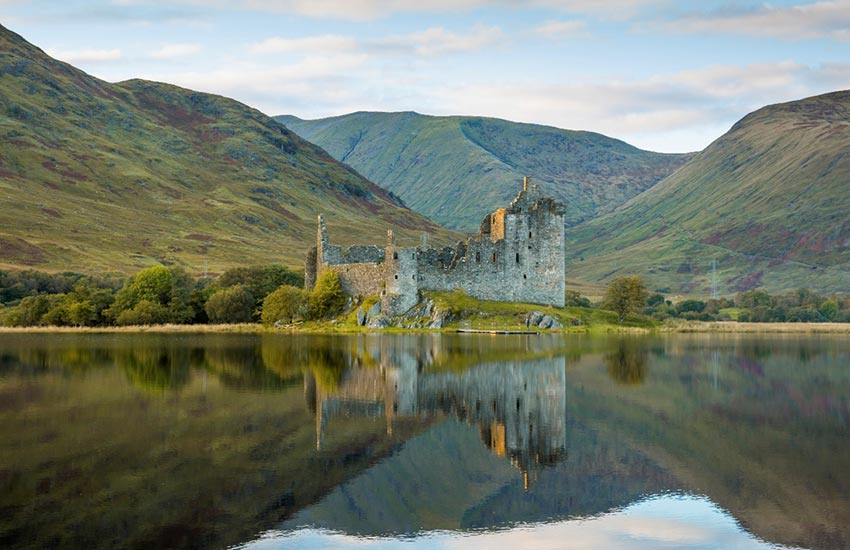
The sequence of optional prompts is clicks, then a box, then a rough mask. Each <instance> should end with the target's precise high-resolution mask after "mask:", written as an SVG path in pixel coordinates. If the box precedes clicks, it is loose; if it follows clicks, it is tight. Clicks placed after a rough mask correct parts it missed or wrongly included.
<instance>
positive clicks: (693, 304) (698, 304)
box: [676, 300, 705, 313]
mask: <svg viewBox="0 0 850 550" xmlns="http://www.w3.org/2000/svg"><path fill="white" fill-rule="evenodd" d="M676 311H678V312H679V313H687V312H689V311H692V312H694V313H702V312H703V311H705V302H703V301H702V300H682V301H681V302H679V303H678V304H676Z"/></svg>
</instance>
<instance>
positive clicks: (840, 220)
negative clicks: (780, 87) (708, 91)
mask: <svg viewBox="0 0 850 550" xmlns="http://www.w3.org/2000/svg"><path fill="white" fill-rule="evenodd" d="M848 212H850V91H844V92H836V93H831V94H826V95H821V96H817V97H811V98H808V99H803V100H800V101H793V102H790V103H783V104H780V105H771V106H769V107H765V108H763V109H759V110H758V111H756V112H754V113H751V114H750V115H747V116H746V117H744V118H743V119H742V120H741V121H739V122H738V123H737V124H735V125H734V126H733V127H732V129H731V130H729V132H728V133H726V134H725V135H723V136H722V137H721V138H720V139H718V140H717V141H715V142H714V143H712V144H711V145H710V146H709V147H708V148H707V149H706V150H705V151H703V152H702V153H700V154H698V155H697V156H695V157H694V158H693V159H692V160H691V161H690V162H688V163H687V164H686V165H685V166H683V167H682V168H681V169H679V170H678V171H677V172H676V173H675V174H673V175H672V176H670V177H669V178H667V179H666V180H664V181H662V182H661V183H659V184H658V185H656V186H654V187H653V188H652V189H650V190H648V191H646V192H645V193H643V194H641V195H639V196H638V197H636V198H635V199H633V200H632V201H630V202H628V203H627V204H625V205H624V206H623V207H621V208H620V209H618V210H617V211H615V212H613V213H611V214H609V215H606V216H603V217H600V218H598V219H596V220H593V221H591V222H589V223H587V224H584V225H582V226H581V227H578V228H574V229H572V230H570V231H569V232H568V240H567V257H568V266H567V273H568V274H569V276H571V277H577V278H582V279H586V280H591V281H606V280H609V279H610V278H611V277H613V276H616V275H620V274H625V273H638V274H641V275H644V276H646V277H647V279H648V280H649V282H650V285H651V286H652V287H653V288H667V289H670V290H671V291H672V292H682V293H701V294H708V293H709V292H710V289H711V263H712V259H716V260H717V280H718V285H719V287H720V290H721V292H724V293H733V292H736V291H740V290H746V289H751V288H756V287H759V286H764V287H766V288H767V289H769V290H773V291H780V290H788V289H794V288H798V287H802V286H806V287H810V288H813V289H817V290H820V291H826V292H832V291H835V292H847V291H848V289H850V217H848V214H847V213H848Z"/></svg>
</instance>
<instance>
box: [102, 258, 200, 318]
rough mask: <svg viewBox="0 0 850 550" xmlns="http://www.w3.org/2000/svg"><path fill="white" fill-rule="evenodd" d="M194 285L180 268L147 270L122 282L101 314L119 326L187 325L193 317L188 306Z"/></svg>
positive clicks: (191, 309)
mask: <svg viewBox="0 0 850 550" xmlns="http://www.w3.org/2000/svg"><path fill="white" fill-rule="evenodd" d="M194 286H195V285H194V282H193V281H192V278H191V277H190V276H189V274H188V273H186V272H185V271H184V270H183V269H180V268H172V269H169V268H167V267H165V266H154V267H149V268H147V269H143V270H141V271H139V272H138V273H136V274H135V275H134V276H132V277H130V278H129V279H128V280H127V282H125V283H124V286H123V287H122V288H121V290H119V291H118V293H117V294H116V295H115V301H114V302H113V304H112V305H111V306H110V307H109V309H107V310H106V311H105V312H104V314H105V315H106V316H107V318H109V319H112V320H114V321H115V322H116V323H117V324H121V325H126V324H151V323H186V322H188V321H190V320H192V319H193V318H194V317H195V310H194V309H193V308H192V306H191V305H190V299H191V297H192V291H193V289H194ZM128 312H129V313H128ZM146 319H156V320H154V321H150V322H148V321H145V320H146Z"/></svg>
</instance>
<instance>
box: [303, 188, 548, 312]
mask: <svg viewBox="0 0 850 550" xmlns="http://www.w3.org/2000/svg"><path fill="white" fill-rule="evenodd" d="M564 261H565V257H564V207H563V206H562V205H561V204H559V203H558V202H556V201H555V200H554V199H551V198H548V197H545V196H543V194H542V192H541V191H540V189H539V188H538V187H537V186H534V185H530V184H529V178H525V180H524V181H523V188H522V191H520V192H519V194H518V195H517V197H516V198H515V199H514V200H513V202H511V204H510V205H509V206H508V207H506V208H500V209H499V210H496V211H495V212H493V213H491V214H488V215H487V216H486V217H485V218H484V220H483V221H482V223H481V228H480V230H479V232H478V235H477V236H475V237H470V238H468V239H467V240H466V241H460V242H458V243H457V244H456V245H455V246H454V247H444V248H441V249H437V248H432V247H429V246H427V245H426V244H425V243H424V242H423V244H422V245H421V246H418V247H409V248H401V247H397V246H396V244H395V239H394V237H393V234H392V231H389V232H388V235H387V244H386V247H385V248H384V249H380V248H378V247H377V246H352V247H349V248H347V249H345V250H343V249H342V248H340V247H339V246H334V245H331V244H329V242H328V238H327V233H326V230H325V223H324V217H323V216H319V228H318V235H317V242H316V247H315V248H312V249H311V250H310V252H308V254H307V265H306V277H305V287H306V288H307V289H308V290H309V289H312V288H313V285H314V284H315V281H316V277H317V276H318V275H320V274H321V273H322V272H323V271H324V270H326V269H334V270H336V271H337V272H339V274H340V280H341V282H342V286H343V289H344V290H345V291H346V292H348V293H349V294H351V295H358V294H359V295H363V296H368V295H380V296H381V305H382V308H381V309H382V311H383V312H384V313H386V314H388V315H400V314H402V313H404V312H405V311H407V310H408V309H410V308H411V307H413V306H414V305H415V304H416V303H417V302H418V301H419V299H420V291H421V290H454V289H463V290H464V291H465V292H466V293H467V294H469V295H470V296H474V297H476V298H479V299H482V300H499V301H513V302H530V303H537V304H546V305H554V306H563V305H564V290H565V286H564V275H565V273H564Z"/></svg>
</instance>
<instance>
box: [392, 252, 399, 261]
mask: <svg viewBox="0 0 850 550" xmlns="http://www.w3.org/2000/svg"><path fill="white" fill-rule="evenodd" d="M393 260H398V252H393Z"/></svg>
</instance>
